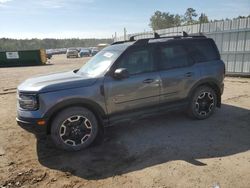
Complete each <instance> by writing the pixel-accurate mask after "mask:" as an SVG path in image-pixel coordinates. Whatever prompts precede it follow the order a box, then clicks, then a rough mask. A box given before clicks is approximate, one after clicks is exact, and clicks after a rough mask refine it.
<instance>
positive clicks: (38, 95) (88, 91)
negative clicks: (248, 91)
mask: <svg viewBox="0 0 250 188" xmlns="http://www.w3.org/2000/svg"><path fill="white" fill-rule="evenodd" d="M224 74H225V66H224V63H223V61H222V60H221V58H220V54H219V52H218V49H217V47H216V45H215V43H214V41H213V39H210V38H207V37H205V36H202V35H198V36H191V35H187V34H186V33H185V32H183V35H180V36H167V37H166V36H165V37H163V36H160V35H159V34H157V33H154V37H152V38H149V39H138V40H135V36H133V37H131V38H130V40H128V41H121V42H115V43H113V44H112V45H110V46H108V47H106V48H105V49H103V50H102V51H100V52H99V53H98V54H97V55H96V56H94V57H93V58H92V59H90V60H89V61H88V62H87V63H86V64H85V65H83V67H82V68H80V69H79V70H74V71H70V72H64V73H57V74H50V75H46V76H40V77H35V78H31V79H28V80H26V81H25V82H23V83H22V84H21V85H19V87H18V94H17V96H18V107H17V114H18V115H17V122H18V123H19V125H22V126H23V127H24V126H25V127H29V125H27V124H31V125H33V126H35V127H37V126H40V127H41V126H42V127H45V128H46V130H47V133H48V134H50V135H51V137H52V140H53V141H54V143H55V145H56V146H57V147H59V148H61V149H65V150H70V151H76V150H80V149H83V148H86V147H88V146H89V145H90V144H91V143H92V142H93V141H94V140H95V139H96V138H97V137H98V135H99V132H101V131H103V127H105V126H107V125H111V124H114V123H117V122H118V121H121V120H131V119H137V118H141V117H145V116H148V115H152V114H159V113H164V112H167V111H169V110H176V109H179V110H180V109H181V110H185V111H186V112H187V114H188V115H189V116H191V117H192V118H195V119H199V120H201V119H206V118H208V117H209V116H211V115H212V114H213V112H214V111H215V109H216V107H220V105H221V95H222V93H223V88H224V84H223V80H224Z"/></svg>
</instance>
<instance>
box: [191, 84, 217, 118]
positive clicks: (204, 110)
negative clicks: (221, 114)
mask: <svg viewBox="0 0 250 188" xmlns="http://www.w3.org/2000/svg"><path fill="white" fill-rule="evenodd" d="M216 104H217V96H216V93H215V91H214V90H213V89H212V88H210V87H207V86H201V87H198V88H197V89H196V91H195V92H194V94H193V96H192V97H191V101H190V103H189V107H188V115H189V116H190V117H192V118H195V119H206V118H208V117H210V116H211V115H212V114H213V113H214V111H215V108H216Z"/></svg>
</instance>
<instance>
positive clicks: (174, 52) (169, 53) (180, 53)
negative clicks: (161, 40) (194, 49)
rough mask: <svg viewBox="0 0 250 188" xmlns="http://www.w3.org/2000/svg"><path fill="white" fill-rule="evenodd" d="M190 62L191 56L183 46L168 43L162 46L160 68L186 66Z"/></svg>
mask: <svg viewBox="0 0 250 188" xmlns="http://www.w3.org/2000/svg"><path fill="white" fill-rule="evenodd" d="M188 64H189V58H188V55H187V52H186V50H185V49H184V47H183V46H181V45H168V46H162V47H160V69H163V70H166V69H173V68H179V67H185V66H188Z"/></svg>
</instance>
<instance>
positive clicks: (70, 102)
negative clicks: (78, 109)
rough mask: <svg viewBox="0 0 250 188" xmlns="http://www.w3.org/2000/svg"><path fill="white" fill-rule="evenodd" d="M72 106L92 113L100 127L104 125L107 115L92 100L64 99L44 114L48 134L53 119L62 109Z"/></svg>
mask: <svg viewBox="0 0 250 188" xmlns="http://www.w3.org/2000/svg"><path fill="white" fill-rule="evenodd" d="M72 106H82V107H85V108H87V109H89V110H90V111H92V112H93V113H94V114H95V116H96V118H97V120H98V122H99V124H100V125H104V120H105V119H107V114H106V112H105V110H104V109H103V108H102V107H101V106H100V105H99V104H97V103H96V102H94V101H92V100H88V99H83V98H73V99H66V100H64V101H61V102H59V103H57V104H55V105H54V106H53V107H52V108H50V109H49V110H48V111H47V112H46V113H45V115H44V117H45V119H46V120H47V133H48V134H49V133H50V128H51V122H52V121H53V119H54V117H55V116H56V115H57V114H58V113H59V112H60V111H62V110H63V109H65V108H68V107H72Z"/></svg>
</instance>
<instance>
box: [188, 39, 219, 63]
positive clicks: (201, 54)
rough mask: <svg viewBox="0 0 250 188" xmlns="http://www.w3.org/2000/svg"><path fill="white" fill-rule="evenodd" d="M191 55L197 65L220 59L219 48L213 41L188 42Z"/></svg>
mask: <svg viewBox="0 0 250 188" xmlns="http://www.w3.org/2000/svg"><path fill="white" fill-rule="evenodd" d="M187 48H188V51H189V54H190V55H191V56H192V58H193V59H194V60H195V62H196V63H202V62H207V61H213V60H218V59H220V55H219V53H218V50H217V47H216V45H215V44H214V42H213V41H212V40H207V39H206V40H194V41H190V42H188V45H187Z"/></svg>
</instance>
